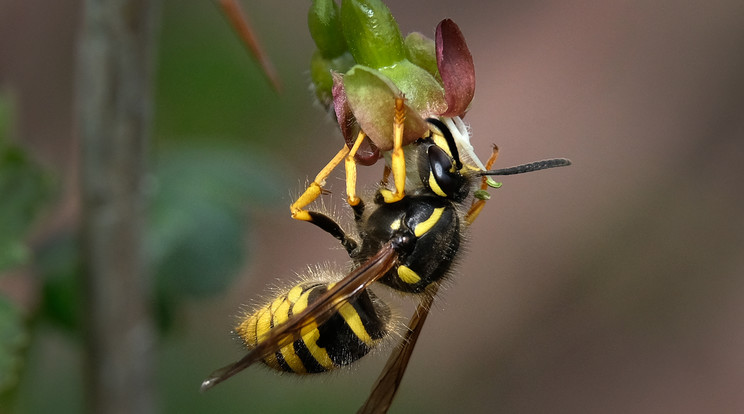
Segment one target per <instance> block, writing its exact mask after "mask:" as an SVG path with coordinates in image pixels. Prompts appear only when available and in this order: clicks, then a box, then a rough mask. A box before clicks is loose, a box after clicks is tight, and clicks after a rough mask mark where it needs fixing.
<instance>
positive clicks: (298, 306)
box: [292, 288, 318, 337]
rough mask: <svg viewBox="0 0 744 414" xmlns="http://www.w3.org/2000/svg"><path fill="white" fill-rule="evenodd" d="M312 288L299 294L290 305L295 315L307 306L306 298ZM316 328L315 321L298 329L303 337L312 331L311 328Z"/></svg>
mask: <svg viewBox="0 0 744 414" xmlns="http://www.w3.org/2000/svg"><path fill="white" fill-rule="evenodd" d="M313 290H314V288H313V289H308V290H307V291H306V292H305V293H303V294H302V295H301V296H300V298H299V299H297V303H295V304H294V305H293V306H292V314H294V315H297V314H298V313H300V312H302V311H303V310H305V308H307V299H308V297H309V296H310V292H312V291H313ZM317 328H318V324H317V323H315V322H311V323H309V324H307V325H306V326H305V327H303V328H302V329H301V330H300V335H302V336H303V337H304V336H305V335H307V334H308V333H310V332H312V331H313V330H315V329H317Z"/></svg>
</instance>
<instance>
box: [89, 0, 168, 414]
mask: <svg viewBox="0 0 744 414" xmlns="http://www.w3.org/2000/svg"><path fill="white" fill-rule="evenodd" d="M158 11H159V7H158V1H157V0H153V1H148V0H86V1H85V2H84V12H83V20H82V31H81V34H80V36H81V37H80V44H79V46H80V49H79V56H78V67H77V73H76V76H77V79H76V81H77V85H76V88H77V91H76V92H77V113H76V115H77V128H78V134H79V137H80V140H81V147H82V165H81V185H82V192H83V195H82V204H83V205H82V212H83V215H82V235H83V240H84V245H83V250H82V256H83V257H82V259H83V263H84V269H85V271H84V273H85V274H84V283H85V286H86V292H85V295H86V303H85V310H84V313H85V317H86V318H87V319H86V321H85V322H86V323H85V327H86V330H87V331H86V335H87V336H86V351H87V352H86V358H87V369H88V371H87V372H88V381H89V382H88V390H89V399H90V406H89V409H90V411H91V412H95V413H148V412H154V411H155V403H154V392H153V385H154V384H153V383H154V379H153V367H154V357H153V345H154V330H153V323H152V316H151V313H150V309H149V306H150V286H149V285H150V283H149V281H150V279H149V276H150V275H149V274H148V271H147V269H146V265H145V260H144V248H143V245H142V235H143V220H144V214H143V212H144V207H145V205H146V201H145V191H144V183H145V174H146V172H147V160H146V158H147V157H146V154H147V149H148V141H149V133H150V125H151V113H152V96H151V95H152V93H151V79H152V72H153V59H154V56H155V53H154V52H155V50H154V45H155V42H154V39H155V22H156V21H157V16H158V13H157V12H158Z"/></svg>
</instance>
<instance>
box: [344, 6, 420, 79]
mask: <svg viewBox="0 0 744 414" xmlns="http://www.w3.org/2000/svg"><path fill="white" fill-rule="evenodd" d="M341 26H342V29H343V33H344V37H345V38H346V43H347V45H348V47H349V51H351V54H352V56H354V59H355V60H356V62H357V63H359V64H361V65H364V66H368V67H370V68H374V69H380V68H383V67H386V66H391V65H394V64H396V63H398V62H400V61H401V60H403V59H404V58H405V56H406V54H405V48H404V46H403V36H401V34H400V29H399V28H398V23H396V21H395V19H394V18H393V15H392V14H391V13H390V10H389V9H388V8H387V6H385V5H384V4H383V3H382V1H380V0H343V1H342V2H341Z"/></svg>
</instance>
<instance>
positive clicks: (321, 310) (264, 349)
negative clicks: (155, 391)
mask: <svg viewBox="0 0 744 414" xmlns="http://www.w3.org/2000/svg"><path fill="white" fill-rule="evenodd" d="M397 259H398V253H397V252H396V251H395V248H394V247H393V244H392V243H386V244H385V245H383V246H382V248H381V249H380V251H378V252H377V254H375V255H374V256H372V257H371V258H370V259H369V260H367V261H366V262H364V263H363V264H362V265H361V266H359V267H357V268H356V269H354V270H353V271H352V272H351V273H349V274H348V275H347V276H346V277H344V278H343V279H341V280H340V281H339V282H338V283H336V284H335V285H334V286H333V287H332V288H331V289H329V290H328V291H327V292H325V293H324V294H323V295H321V296H320V297H319V298H318V299H317V300H316V301H314V302H312V303H310V304H308V306H307V308H305V309H304V310H303V311H302V312H300V313H298V314H296V315H294V316H292V317H291V318H290V319H289V320H288V321H287V322H286V323H283V324H281V325H279V326H277V327H274V328H273V329H271V331H269V334H268V336H267V337H265V338H263V339H261V341H260V342H259V343H258V345H256V347H255V348H253V349H251V351H250V352H248V354H246V355H245V356H244V357H243V358H242V359H240V360H239V361H237V362H235V363H232V364H230V365H227V366H225V367H222V368H220V369H218V370H217V371H215V372H213V373H212V374H211V375H210V376H209V378H207V379H206V380H204V382H202V385H201V390H202V391H206V390H208V389H210V388H212V387H214V386H215V385H217V384H219V383H220V382H222V381H224V380H226V379H228V378H230V377H232V376H233V375H235V374H237V373H238V372H240V371H242V370H244V369H246V368H248V367H249V366H251V365H252V364H253V363H255V362H257V361H260V360H262V359H264V358H265V357H267V356H268V355H270V354H272V353H273V352H276V351H277V350H278V349H281V348H283V347H285V346H287V345H289V344H291V343H292V342H294V341H296V340H297V339H300V338H301V337H302V335H304V334H305V333H306V328H307V327H308V326H310V325H315V326H319V325H321V324H323V323H324V322H326V321H327V320H328V319H329V318H330V317H331V316H333V315H334V314H335V313H336V312H338V310H339V309H340V308H341V306H343V304H344V303H347V302H349V301H351V300H353V299H354V298H355V297H356V296H357V295H359V293H360V292H362V291H363V290H364V289H366V288H367V287H368V286H369V285H370V284H371V283H372V282H375V281H376V280H378V279H379V278H381V277H382V276H384V275H385V274H386V273H387V272H388V271H389V270H390V269H392V268H393V266H394V265H395V262H396V260H397Z"/></svg>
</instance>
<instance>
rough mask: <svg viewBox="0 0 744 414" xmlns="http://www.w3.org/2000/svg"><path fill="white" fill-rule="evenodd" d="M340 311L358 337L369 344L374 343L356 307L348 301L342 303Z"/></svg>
mask: <svg viewBox="0 0 744 414" xmlns="http://www.w3.org/2000/svg"><path fill="white" fill-rule="evenodd" d="M338 313H339V314H341V317H343V318H344V321H346V324H347V325H349V328H351V330H352V332H354V335H356V336H357V338H359V339H360V340H362V342H364V343H365V344H367V345H372V338H371V337H370V336H369V334H368V333H367V330H366V329H364V324H363V323H362V318H360V317H359V313H357V311H356V309H354V307H353V306H351V304H350V303H348V302H347V303H344V304H343V305H341V307H340V308H339V310H338Z"/></svg>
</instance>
